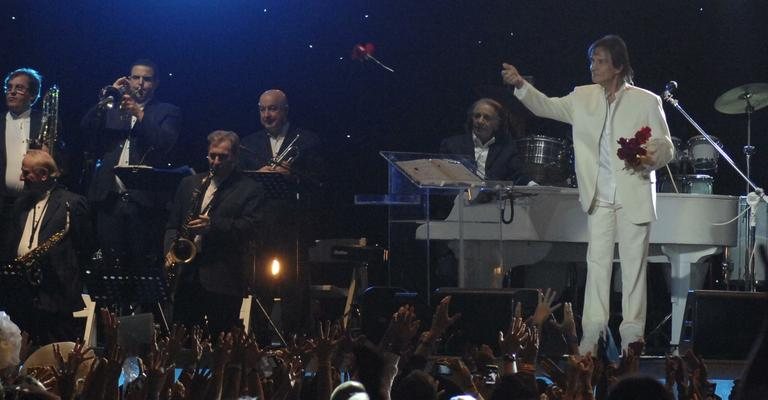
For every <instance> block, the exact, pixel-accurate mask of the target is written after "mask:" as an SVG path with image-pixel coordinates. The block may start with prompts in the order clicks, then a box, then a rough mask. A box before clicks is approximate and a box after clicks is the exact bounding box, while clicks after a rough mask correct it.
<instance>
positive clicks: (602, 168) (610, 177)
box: [595, 91, 621, 204]
mask: <svg viewBox="0 0 768 400" xmlns="http://www.w3.org/2000/svg"><path fill="white" fill-rule="evenodd" d="M620 94H621V91H618V92H616V94H615V97H614V100H613V101H612V102H610V103H608V99H606V104H607V107H606V110H605V111H606V114H605V125H603V133H602V134H601V135H600V149H599V150H598V152H599V154H598V160H597V162H598V164H597V193H596V194H595V198H596V200H597V201H598V202H600V203H605V204H620V203H621V201H620V200H619V199H617V198H616V175H615V174H614V173H613V167H612V166H611V162H612V161H611V158H612V157H616V154H615V152H614V151H613V148H614V145H613V142H614V140H613V131H612V130H611V126H612V124H611V121H612V120H613V112H614V110H615V109H616V104H617V103H618V102H619V96H620Z"/></svg>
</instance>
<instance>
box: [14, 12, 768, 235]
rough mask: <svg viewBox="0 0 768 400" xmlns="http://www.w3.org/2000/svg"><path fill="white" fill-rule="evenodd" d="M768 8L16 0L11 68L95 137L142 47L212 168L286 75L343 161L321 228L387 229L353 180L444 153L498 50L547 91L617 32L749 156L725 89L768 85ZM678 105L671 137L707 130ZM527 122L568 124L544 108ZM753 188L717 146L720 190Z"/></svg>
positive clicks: (187, 159)
mask: <svg viewBox="0 0 768 400" xmlns="http://www.w3.org/2000/svg"><path fill="white" fill-rule="evenodd" d="M366 15H367V17H366ZM767 21H768V5H766V2H765V1H764V0H728V1H725V0H719V1H714V0H709V1H701V0H697V1H688V0H686V1H669V0H665V1H661V0H650V1H644V2H638V1H631V2H630V1H586V0H577V1H554V0H542V1H536V2H534V1H515V0H504V1H482V0H473V1H458V0H457V1H399V0H395V1H392V0H389V1H381V0H379V1H372V0H369V1H341V0H325V1H311V0H305V1H296V0H280V1H277V0H269V1H254V0H247V1H245V0H241V1H203V0H187V1H182V0H161V1H157V0H155V1H106V0H98V1H96V0H79V1H59V0H48V1H42V0H40V1H31V0H30V1H18V0H10V1H8V0H4V1H3V2H2V9H0V35H1V36H0V37H2V38H3V39H4V40H3V44H2V46H0V70H1V71H4V72H3V73H5V71H10V70H12V69H15V68H18V67H22V66H30V67H33V68H36V69H38V70H40V71H41V72H42V74H43V76H44V89H47V88H48V87H49V85H50V84H51V83H57V84H58V85H59V86H60V88H61V91H62V100H61V114H62V119H63V122H64V128H65V129H64V132H65V135H66V137H67V142H68V143H69V146H70V147H71V148H72V149H73V150H76V149H77V148H78V146H79V145H80V144H82V143H83V142H84V141H86V140H88V138H83V137H80V135H79V132H78V131H77V126H78V123H79V119H80V118H81V116H82V115H83V113H84V112H85V111H86V109H87V108H88V107H89V106H90V105H92V104H93V103H94V102H95V101H96V97H97V93H98V90H99V88H101V87H102V86H105V85H108V84H111V83H112V82H113V81H114V80H115V79H116V78H118V77H119V76H122V75H125V74H127V73H128V72H129V71H128V66H129V65H130V63H131V62H132V61H134V60H135V59H137V58H143V57H148V58H151V59H153V60H155V61H156V62H157V63H158V65H159V68H160V73H161V75H160V76H161V78H162V82H161V85H160V88H159V90H158V92H157V97H158V98H159V99H161V100H163V101H168V102H171V103H174V104H177V105H179V106H180V107H181V108H182V110H183V112H184V130H183V132H182V135H181V137H180V140H179V144H178V146H177V149H176V155H175V159H176V162H177V164H190V165H192V166H196V167H198V168H199V167H201V166H203V165H204V162H205V161H204V158H203V156H204V154H205V147H204V146H205V136H206V134H207V133H208V132H210V131H211V130H213V129H218V128H224V129H232V130H235V131H237V132H239V133H241V134H247V133H250V132H253V131H255V130H256V129H257V128H258V127H259V125H258V115H257V113H255V112H254V110H255V108H256V104H257V102H258V96H259V94H260V93H261V92H262V91H264V90H266V89H270V88H281V89H283V90H284V91H285V92H286V93H287V94H288V96H289V99H290V104H291V117H292V120H293V121H294V123H296V124H298V125H300V126H304V127H307V128H310V129H312V130H315V131H316V132H318V133H319V134H320V135H321V136H322V138H323V140H324V141H325V152H326V153H327V155H328V160H330V164H331V167H332V168H331V169H332V175H333V178H334V179H333V182H332V183H331V184H330V185H329V186H328V190H327V193H328V197H329V201H330V202H331V203H330V204H332V207H328V208H327V209H326V212H327V215H326V217H327V219H328V224H327V225H326V226H327V228H326V229H325V231H323V232H320V233H319V234H318V236H319V237H355V236H369V237H372V238H374V240H379V241H381V240H382V239H383V238H384V237H385V232H386V213H385V210H384V209H382V208H375V207H355V206H354V205H353V204H352V203H353V202H352V200H353V195H354V194H355V193H383V192H385V190H386V167H385V163H384V161H383V159H382V158H381V157H379V156H378V151H380V150H401V151H405V150H407V151H434V150H436V149H437V146H438V144H439V142H440V140H441V139H442V138H443V137H445V136H448V135H452V134H457V133H460V132H461V129H462V128H461V125H462V122H463V120H464V117H465V110H466V108H467V107H468V105H469V104H470V103H471V102H472V101H473V100H474V99H475V96H476V90H475V89H476V88H477V87H480V86H484V85H500V83H501V82H500V74H499V71H500V68H501V63H502V61H507V62H511V63H514V64H515V65H516V66H517V67H518V68H519V69H520V70H521V72H522V73H523V74H527V75H533V76H535V78H536V84H537V86H538V87H539V88H540V89H541V90H542V91H544V92H545V93H548V94H550V95H564V94H566V93H568V92H569V91H570V89H571V88H572V87H573V86H574V85H576V84H585V83H589V74H588V69H587V67H588V65H587V60H586V54H585V50H586V48H587V46H588V45H589V43H591V42H592V41H593V40H595V39H597V38H599V37H601V36H603V35H605V34H608V33H616V34H619V35H621V36H622V37H623V38H624V39H625V40H626V42H627V44H628V46H629V49H630V56H631V61H632V64H633V67H634V69H635V71H636V84H637V85H638V86H641V87H644V88H647V89H649V90H652V91H654V92H656V93H658V92H660V91H661V88H663V86H664V83H665V82H667V81H668V80H672V79H674V80H676V81H677V82H679V84H680V90H679V95H678V98H679V99H680V101H681V103H682V104H683V105H684V107H685V108H686V109H687V110H688V112H689V113H691V114H692V115H693V116H694V118H696V119H697V120H698V122H699V123H700V124H701V125H702V126H703V127H704V128H705V129H707V130H708V132H709V133H710V134H713V135H715V136H717V137H718V138H720V140H721V141H722V142H723V143H724V145H725V148H726V150H728V151H729V152H730V154H732V155H733V156H734V158H735V159H736V160H737V162H738V163H739V164H740V165H742V164H743V163H744V162H743V155H742V150H741V146H743V145H744V143H745V142H746V123H745V118H744V116H743V115H724V114H720V113H718V112H717V111H715V110H714V108H713V103H714V101H715V99H716V98H717V97H718V96H719V95H720V94H722V93H723V92H725V91H726V90H728V89H731V88H734V87H736V86H739V85H742V84H746V83H750V82H765V81H768V68H767V67H768V44H767V41H766V38H768V23H766V22H767ZM360 42H372V43H374V44H375V45H376V47H377V50H376V53H375V55H376V56H377V57H378V58H379V59H380V60H382V61H383V62H384V63H385V64H388V65H390V66H392V67H393V68H394V69H395V70H396V72H395V73H389V72H387V71H384V70H383V69H381V68H379V67H378V66H376V65H374V64H372V63H361V62H358V61H353V60H351V59H350V53H351V49H352V46H353V45H354V44H356V43H360ZM310 45H311V47H310ZM665 108H666V110H667V117H668V121H669V124H670V127H671V130H672V134H673V135H674V136H677V137H680V138H682V139H683V140H686V139H688V138H689V137H691V136H694V135H695V133H694V131H693V129H692V128H690V127H689V125H688V124H687V122H685V121H684V120H683V119H682V117H681V116H680V115H679V114H678V113H677V112H676V111H675V110H673V109H672V108H670V107H669V106H667V105H665ZM528 127H529V129H528V130H529V132H535V133H541V134H546V135H549V136H556V137H565V136H566V135H567V134H568V132H569V129H568V127H566V126H564V125H560V124H557V123H552V122H541V121H536V120H530V121H529V123H528ZM767 134H768V109H764V110H760V111H758V112H757V113H756V114H755V115H754V119H753V142H754V144H755V145H756V146H757V149H758V152H757V156H756V157H755V159H754V161H753V171H754V180H755V181H756V182H758V184H765V182H766V178H768V177H767V176H766V171H765V168H764V166H765V165H766V161H765V154H766V153H765V150H766V146H767V145H768V139H767V138H766V136H767ZM743 190H744V188H743V185H742V184H741V183H740V182H738V180H737V176H736V174H735V173H733V172H732V171H730V169H729V168H728V167H727V166H726V165H725V163H724V162H723V161H722V160H721V161H720V171H719V173H718V174H717V176H716V180H715V191H716V193H720V194H740V193H742V191H743Z"/></svg>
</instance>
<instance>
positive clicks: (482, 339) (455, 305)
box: [432, 288, 562, 355]
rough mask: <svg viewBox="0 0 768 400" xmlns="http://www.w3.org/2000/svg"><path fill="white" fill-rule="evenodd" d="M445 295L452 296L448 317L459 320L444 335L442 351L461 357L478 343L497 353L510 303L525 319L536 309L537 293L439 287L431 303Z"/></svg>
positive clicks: (510, 306)
mask: <svg viewBox="0 0 768 400" xmlns="http://www.w3.org/2000/svg"><path fill="white" fill-rule="evenodd" d="M446 296H451V306H450V308H449V309H448V310H449V312H450V313H451V315H453V314H455V313H461V318H460V319H459V320H458V321H457V322H456V323H455V326H454V327H453V328H452V330H451V331H449V332H448V333H447V337H446V338H445V345H446V347H445V348H444V349H442V350H443V351H444V352H445V353H447V354H455V355H461V354H463V350H464V349H465V348H466V347H467V346H473V345H478V346H479V345H481V344H487V345H489V346H491V348H493V349H494V350H495V351H498V341H499V331H506V330H507V328H508V327H509V322H510V318H511V316H512V314H513V312H514V309H513V303H522V304H523V316H524V317H528V316H530V315H532V314H533V311H534V310H535V309H536V304H537V303H538V298H539V290H538V289H459V288H440V289H437V290H436V291H435V293H434V296H433V298H432V304H433V305H437V304H438V303H439V302H440V301H441V300H442V299H443V298H444V297H446ZM545 331H546V329H545ZM545 353H548V354H551V352H545ZM561 354H562V353H561Z"/></svg>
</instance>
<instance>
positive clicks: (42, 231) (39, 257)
mask: <svg viewBox="0 0 768 400" xmlns="http://www.w3.org/2000/svg"><path fill="white" fill-rule="evenodd" d="M19 170H20V171H21V175H20V176H19ZM16 175H17V176H16V179H17V180H19V181H20V182H22V184H23V186H24V189H23V191H22V194H21V196H20V197H19V198H18V200H17V201H16V203H15V205H14V208H13V212H12V223H11V225H10V226H8V227H7V230H8V231H9V233H10V234H9V237H8V240H7V241H6V242H5V243H4V246H3V256H2V258H3V259H2V261H3V263H4V264H8V263H15V264H16V266H17V267H22V270H21V272H23V273H22V276H21V277H20V279H18V280H15V281H14V285H13V286H11V287H5V286H4V287H2V288H0V293H1V294H0V309H5V310H7V311H8V314H10V315H11V318H12V319H13V320H14V321H16V323H18V324H19V327H20V328H21V329H22V330H24V331H26V332H29V333H30V335H31V337H32V339H33V341H34V342H35V343H38V344H46V343H50V342H60V341H72V340H74V339H76V338H78V337H82V331H80V330H79V329H77V326H78V325H77V324H76V323H75V321H74V319H73V317H72V312H73V311H77V310H80V309H82V307H83V301H82V298H81V293H82V282H81V280H80V266H81V265H84V264H85V263H86V262H87V260H88V259H89V257H90V255H91V254H92V249H93V229H92V227H91V226H92V225H91V220H90V218H89V215H90V213H89V211H88V205H87V203H86V200H85V198H84V197H83V196H80V195H78V194H75V193H72V192H70V191H68V190H66V189H64V187H63V186H61V185H59V184H58V182H57V179H58V177H59V175H60V172H59V168H58V166H57V164H56V162H55V161H54V160H53V158H52V157H51V155H50V154H48V153H46V152H44V151H42V150H34V149H33V150H29V151H28V152H27V153H26V155H25V156H24V158H23V160H22V164H21V167H20V168H19V169H18V170H17V172H16ZM4 229H5V228H4ZM57 235H63V236H62V237H60V238H58V239H55V241H54V239H52V238H54V237H55V236H57ZM22 259H24V260H26V261H25V262H24V263H21V262H18V261H19V260H22ZM31 273H39V275H38V276H36V277H35V279H30V278H32V277H31V276H30V275H29V274H31ZM4 282H6V284H7V283H8V282H9V281H8V280H7V279H6V280H4Z"/></svg>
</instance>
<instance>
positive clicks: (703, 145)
mask: <svg viewBox="0 0 768 400" xmlns="http://www.w3.org/2000/svg"><path fill="white" fill-rule="evenodd" d="M710 137H711V138H712V140H713V141H714V142H715V143H717V146H718V147H721V148H722V147H723V145H722V144H720V141H719V140H717V138H716V137H714V136H710ZM719 156H720V153H718V152H717V150H716V149H715V148H714V147H713V146H712V143H709V141H708V140H707V139H706V138H705V137H704V136H702V135H699V136H694V137H692V138H690V139H688V157H689V158H690V160H691V163H692V164H693V170H694V171H695V172H699V171H714V170H716V169H717V159H718V157H719Z"/></svg>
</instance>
